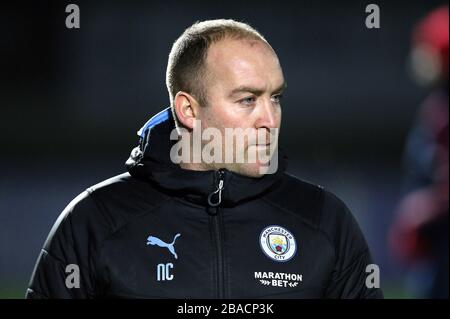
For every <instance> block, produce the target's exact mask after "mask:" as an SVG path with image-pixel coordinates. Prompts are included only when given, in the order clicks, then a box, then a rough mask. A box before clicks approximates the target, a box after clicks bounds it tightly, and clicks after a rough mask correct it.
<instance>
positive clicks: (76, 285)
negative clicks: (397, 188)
mask: <svg viewBox="0 0 450 319" xmlns="http://www.w3.org/2000/svg"><path fill="white" fill-rule="evenodd" d="M96 210H97V208H96V205H95V203H94V202H93V200H92V199H91V198H90V195H89V193H88V192H87V191H85V192H83V193H81V194H80V195H79V196H77V197H76V198H75V199H74V200H72V202H70V204H69V205H68V206H67V207H66V208H65V209H64V211H63V212H62V213H61V215H60V216H59V217H58V219H57V221H56V222H55V224H54V226H53V228H52V230H51V231H50V234H49V235H48V237H47V240H46V241H45V244H44V247H43V248H42V250H41V252H40V254H39V257H38V260H37V263H36V265H35V267H34V270H33V274H32V277H31V280H30V283H29V286H28V289H27V292H26V296H25V297H26V298H27V299H46V298H64V299H71V298H92V297H94V296H95V289H96V287H95V273H94V271H93V269H94V265H93V262H92V255H93V254H94V253H95V251H93V247H95V244H94V243H95V239H96V238H95V233H96V231H95V229H93V224H94V223H93V222H92V221H90V219H92V218H91V217H89V216H95V215H96V214H94V212H95V211H96Z"/></svg>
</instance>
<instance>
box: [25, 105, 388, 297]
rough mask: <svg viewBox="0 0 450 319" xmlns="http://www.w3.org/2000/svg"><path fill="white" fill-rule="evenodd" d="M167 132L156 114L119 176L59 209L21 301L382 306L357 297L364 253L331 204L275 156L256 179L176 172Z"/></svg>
mask: <svg viewBox="0 0 450 319" xmlns="http://www.w3.org/2000/svg"><path fill="white" fill-rule="evenodd" d="M172 128H173V119H172V117H171V114H170V112H169V111H168V110H165V111H163V112H161V113H159V114H158V115H157V116H155V117H154V118H153V119H152V120H150V121H149V122H147V124H146V126H145V127H144V128H143V129H142V130H141V131H139V132H138V133H139V134H140V135H141V139H140V145H139V146H138V147H136V148H135V149H134V150H133V151H132V153H131V156H130V158H129V159H128V161H127V163H126V166H127V170H128V172H126V173H123V174H121V175H118V176H115V177H112V178H110V179H108V180H106V181H103V182H101V183H99V184H97V185H95V186H92V187H89V188H88V189H87V190H85V191H84V192H83V193H81V194H80V195H79V196H78V197H76V198H75V199H74V200H73V201H72V202H71V203H70V204H69V205H68V206H67V207H66V208H65V210H64V211H63V212H62V214H61V215H60V217H59V218H58V220H57V221H56V223H55V225H54V227H53V229H52V230H51V232H50V234H49V236H48V238H47V240H46V242H45V245H44V247H43V249H42V251H41V253H40V255H39V258H38V261H37V264H36V266H35V269H34V272H33V275H32V278H31V281H30V284H29V289H28V291H27V294H26V297H27V298H96V297H97V298H98V297H125V298H379V297H382V294H381V291H380V289H377V288H368V287H366V277H367V275H368V273H366V266H367V265H368V264H371V257H370V253H369V249H368V246H367V244H366V241H365V239H364V236H363V235H362V233H361V231H360V229H359V227H358V225H357V223H356V221H355V219H354V217H353V216H352V214H351V213H350V211H349V210H348V209H347V207H346V206H345V205H344V204H343V203H342V201H341V200H339V199H338V198H337V197H336V196H334V195H333V194H331V193H330V192H328V191H326V190H324V189H323V188H322V187H320V186H316V185H312V184H309V183H307V182H305V181H302V180H299V179H297V178H295V177H293V176H291V175H288V174H287V173H285V166H286V163H285V160H284V159H283V158H281V159H280V163H279V168H278V171H277V172H276V173H275V174H271V175H265V176H264V177H262V178H250V177H244V176H241V175H238V174H235V173H232V172H230V171H227V170H219V171H191V170H184V169H181V168H180V167H179V166H177V165H175V164H173V163H171V161H170V159H169V150H170V147H171V145H172V144H171V141H170V140H169V132H170V130H171V129H172ZM220 180H221V181H222V182H223V189H222V190H221V191H220V193H221V194H220V195H221V200H220V204H218V205H217V206H216V207H214V204H216V203H217V202H218V201H219V191H218V185H219V183H220ZM211 194H213V195H211ZM210 195H211V196H210ZM208 197H209V199H210V203H208ZM71 264H75V265H77V266H78V270H79V272H76V271H75V270H74V268H70V267H69V268H67V266H68V265H71ZM76 273H79V275H80V276H79V288H77V287H78V286H77V285H74V284H75V283H77V282H78V281H77V280H76V279H74V278H76V277H73V276H74V275H76ZM68 281H69V286H67V285H66V284H67V282H68ZM70 283H71V284H72V285H70ZM68 287H69V288H68Z"/></svg>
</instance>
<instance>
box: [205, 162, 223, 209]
mask: <svg viewBox="0 0 450 319" xmlns="http://www.w3.org/2000/svg"><path fill="white" fill-rule="evenodd" d="M218 173H219V184H218V185H217V189H216V190H215V191H214V192H212V193H211V194H209V196H208V204H209V206H211V207H217V206H219V205H220V203H221V202H222V190H223V183H224V174H225V173H224V171H223V170H221V169H220V170H219V171H218ZM215 194H218V195H217V196H218V197H217V201H216V202H213V201H212V198H213V196H214V195H215Z"/></svg>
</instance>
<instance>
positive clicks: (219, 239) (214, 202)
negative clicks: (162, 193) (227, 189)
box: [208, 169, 225, 299]
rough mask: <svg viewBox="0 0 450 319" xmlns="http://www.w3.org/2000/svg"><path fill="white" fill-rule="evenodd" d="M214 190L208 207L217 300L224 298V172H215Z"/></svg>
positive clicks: (209, 198)
mask: <svg viewBox="0 0 450 319" xmlns="http://www.w3.org/2000/svg"><path fill="white" fill-rule="evenodd" d="M216 176H217V180H216V187H217V188H216V190H215V191H214V192H212V193H211V194H209V196H208V205H209V215H210V216H211V220H212V224H213V232H214V241H215V246H216V251H217V298H219V299H223V298H225V266H224V265H225V263H224V257H223V234H222V230H221V225H220V224H221V215H220V214H219V213H220V204H221V202H222V191H223V189H224V184H225V171H224V170H222V169H220V170H218V171H217V175H216Z"/></svg>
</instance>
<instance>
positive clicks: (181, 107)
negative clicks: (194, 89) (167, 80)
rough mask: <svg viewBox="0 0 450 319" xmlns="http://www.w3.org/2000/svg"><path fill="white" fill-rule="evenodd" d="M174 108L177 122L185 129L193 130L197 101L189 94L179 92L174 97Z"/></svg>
mask: <svg viewBox="0 0 450 319" xmlns="http://www.w3.org/2000/svg"><path fill="white" fill-rule="evenodd" d="M174 106H175V113H176V115H177V118H178V121H179V122H180V123H181V124H182V125H183V126H185V127H186V128H188V129H193V128H194V120H195V119H196V116H197V108H198V106H199V104H198V102H197V100H196V99H195V98H194V97H193V96H192V95H190V94H189V93H186V92H183V91H179V92H178V93H177V95H175V98H174Z"/></svg>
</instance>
